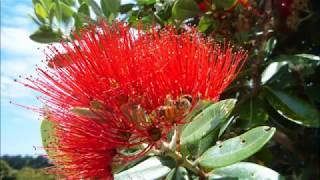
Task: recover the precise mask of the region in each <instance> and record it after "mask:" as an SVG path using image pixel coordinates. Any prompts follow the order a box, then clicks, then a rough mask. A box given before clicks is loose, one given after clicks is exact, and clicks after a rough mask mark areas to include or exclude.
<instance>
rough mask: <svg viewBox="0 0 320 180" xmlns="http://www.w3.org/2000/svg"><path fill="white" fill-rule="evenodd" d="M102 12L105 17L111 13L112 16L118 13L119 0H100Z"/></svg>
mask: <svg viewBox="0 0 320 180" xmlns="http://www.w3.org/2000/svg"><path fill="white" fill-rule="evenodd" d="M100 4H101V8H102V12H103V14H104V15H105V16H106V17H109V16H110V15H111V14H113V16H114V17H116V16H117V14H118V13H119V8H120V0H100Z"/></svg>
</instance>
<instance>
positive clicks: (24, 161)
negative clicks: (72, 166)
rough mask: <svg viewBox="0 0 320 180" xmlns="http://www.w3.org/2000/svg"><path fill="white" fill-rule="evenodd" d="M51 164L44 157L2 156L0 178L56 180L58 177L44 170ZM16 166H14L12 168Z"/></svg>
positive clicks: (4, 179)
mask: <svg viewBox="0 0 320 180" xmlns="http://www.w3.org/2000/svg"><path fill="white" fill-rule="evenodd" d="M48 166H50V164H49V163H48V160H47V159H46V158H44V157H41V156H38V157H30V156H25V157H22V156H2V157H1V160H0V179H3V180H25V179H37V180H54V179H56V177H55V176H54V175H50V174H47V173H45V172H44V170H43V169H40V168H45V167H48ZM12 167H14V168H12Z"/></svg>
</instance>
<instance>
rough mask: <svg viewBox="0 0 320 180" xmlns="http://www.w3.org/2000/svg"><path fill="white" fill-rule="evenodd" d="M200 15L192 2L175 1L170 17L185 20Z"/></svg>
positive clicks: (188, 0) (184, 0) (186, 0)
mask: <svg viewBox="0 0 320 180" xmlns="http://www.w3.org/2000/svg"><path fill="white" fill-rule="evenodd" d="M200 13H201V11H200V9H199V7H198V5H197V3H196V2H195V1H194V0H177V1H176V2H175V3H174V5H173V8H172V15H173V16H174V17H175V18H177V19H179V20H185V19H187V18H191V17H193V16H197V15H199V14H200Z"/></svg>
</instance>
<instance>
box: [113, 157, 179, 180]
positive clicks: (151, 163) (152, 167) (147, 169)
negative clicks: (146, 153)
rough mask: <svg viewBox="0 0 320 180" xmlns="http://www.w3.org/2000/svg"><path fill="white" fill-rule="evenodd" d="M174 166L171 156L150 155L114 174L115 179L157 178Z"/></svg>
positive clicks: (164, 174)
mask: <svg viewBox="0 0 320 180" xmlns="http://www.w3.org/2000/svg"><path fill="white" fill-rule="evenodd" d="M174 166H175V162H174V160H172V159H171V158H168V157H151V158H149V159H147V160H145V161H143V162H141V163H140V164H138V165H136V166H134V167H132V168H131V169H129V170H126V171H123V172H121V173H119V174H116V175H115V179H116V180H130V179H158V178H161V177H164V176H166V174H168V173H169V172H170V169H171V168H172V167H174Z"/></svg>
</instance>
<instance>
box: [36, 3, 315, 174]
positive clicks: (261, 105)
mask: <svg viewBox="0 0 320 180" xmlns="http://www.w3.org/2000/svg"><path fill="white" fill-rule="evenodd" d="M239 2H240V1H239V0H223V1H222V0H212V1H206V0H204V1H202V0H137V1H134V2H132V3H130V4H122V3H121V1H120V0H116V1H111V0H101V1H95V0H79V1H77V2H76V1H74V0H33V5H34V15H30V17H31V19H32V20H33V21H34V22H35V23H36V24H37V25H38V26H39V28H38V30H37V31H36V32H35V33H33V34H32V35H31V36H30V38H31V39H32V40H34V41H36V42H40V43H52V42H57V41H59V40H62V39H63V40H68V39H70V38H72V36H71V35H70V34H69V32H66V31H64V27H66V26H71V27H73V29H75V30H76V31H77V32H79V30H80V29H81V28H83V27H86V26H87V25H88V24H90V23H96V22H98V20H100V19H104V20H107V21H108V22H109V23H110V22H111V21H112V20H114V19H115V18H118V19H123V20H124V21H127V22H128V23H130V24H132V25H133V26H135V25H136V24H137V23H138V22H142V23H143V24H144V25H150V24H151V23H155V24H159V25H160V26H161V27H164V26H165V25H173V26H174V27H176V28H177V29H183V28H184V25H186V24H188V25H193V26H194V27H196V28H197V29H198V30H199V31H200V32H202V33H203V34H204V35H206V36H208V37H209V38H214V39H215V40H216V41H220V42H223V41H225V40H227V41H230V42H231V43H232V44H234V46H235V47H236V48H240V47H243V48H244V49H246V50H247V51H248V54H249V57H248V60H247V63H246V64H245V66H244V67H243V69H242V71H241V72H240V73H239V75H238V77H237V79H236V80H235V81H234V83H233V84H232V85H231V86H230V87H229V88H228V89H227V90H226V91H225V92H224V94H222V96H221V99H230V98H234V99H237V102H238V103H237V104H235V102H232V103H231V104H228V103H229V101H228V100H226V101H222V102H218V103H215V104H213V103H212V102H209V101H200V102H199V103H198V104H197V105H196V107H194V109H193V111H192V112H191V113H190V114H188V115H187V117H186V118H185V120H186V122H191V123H190V124H187V125H185V126H184V127H183V128H182V132H181V133H182V139H181V144H180V145H181V151H180V152H181V155H182V157H183V158H186V159H188V160H191V161H192V160H195V159H197V158H199V157H200V160H201V159H202V164H203V163H204V161H205V160H204V159H207V158H208V159H210V162H209V160H208V161H205V162H206V163H204V164H205V166H210V164H211V163H213V165H212V167H220V166H222V165H223V166H226V165H228V166H226V167H222V168H217V169H214V170H213V172H212V173H213V174H214V175H213V176H211V177H210V178H212V179H215V178H220V179H221V178H225V179H228V178H229V179H230V178H231V179H232V178H233V179H234V177H236V178H239V179H263V178H267V177H268V178H269V179H277V178H279V174H278V173H276V172H274V171H272V170H270V169H267V168H265V167H262V166H260V165H257V164H253V163H236V162H238V161H240V160H243V159H245V158H247V157H248V156H249V155H253V154H254V153H255V152H256V151H258V150H259V149H260V148H261V147H262V145H264V144H265V143H266V142H267V141H268V140H270V138H271V136H272V134H273V133H274V129H271V130H270V131H269V132H265V131H264V130H263V128H261V127H259V126H274V127H276V128H277V132H279V134H280V135H279V134H277V133H276V135H275V136H274V137H273V139H272V140H271V141H272V143H270V144H269V146H267V147H266V149H267V150H268V151H269V152H272V155H273V156H272V157H270V158H269V159H271V160H268V162H272V163H271V164H268V163H267V162H266V161H265V160H264V158H263V157H260V156H259V155H253V157H252V158H250V159H248V160H250V161H253V162H256V163H257V162H259V164H260V163H261V162H263V163H265V165H269V166H270V167H271V168H274V167H275V168H277V169H275V170H277V171H279V172H281V174H284V175H286V176H287V177H288V179H294V178H296V177H318V176H319V175H320V172H318V171H314V169H317V168H318V167H317V166H316V165H314V162H318V161H319V160H320V157H319V154H318V151H319V147H318V145H317V144H313V143H314V142H318V139H319V138H320V134H319V130H318V129H317V128H318V127H319V124H320V117H319V116H320V115H319V114H320V112H319V109H320V93H319V92H320V81H319V73H320V57H319V54H320V51H319V49H320V41H319V39H320V38H319V37H320V31H317V28H315V27H317V24H319V22H320V13H319V12H320V11H319V9H320V5H319V3H318V1H311V0H305V1H301V2H307V4H308V5H306V6H302V5H301V4H300V5H299V4H295V3H293V4H292V5H290V6H288V7H291V9H289V12H290V15H288V17H283V14H282V12H281V9H282V8H283V7H280V5H279V3H278V1H270V2H271V4H269V3H268V2H269V1H267V0H257V1H253V0H249V1H248V5H249V6H250V7H246V6H244V5H241V3H239ZM299 2H300V1H299ZM200 3H205V7H204V8H203V7H202V8H200V6H199V5H200ZM251 9H252V10H251ZM300 15H301V16H302V15H305V17H303V18H301V17H299V16H300ZM144 27H145V28H147V26H144ZM52 63H53V64H55V65H56V67H63V65H62V66H60V65H61V63H60V65H59V62H56V61H55V62H52ZM52 67H53V66H52ZM230 102H231V101H230ZM225 103H226V104H225ZM220 106H221V107H224V106H226V107H227V108H226V109H225V110H223V111H220V110H221V109H220V108H221V107H220ZM222 109H223V108H222ZM71 111H73V112H74V113H75V114H76V115H78V116H85V117H87V116H90V117H94V116H95V115H94V113H93V112H92V111H88V110H86V109H81V108H78V109H73V110H71ZM229 116H230V117H232V118H229ZM231 125H232V126H231ZM255 127H258V128H255ZM227 128H228V129H227ZM252 128H255V129H253V130H251V131H249V132H247V133H249V135H250V134H251V133H252V132H255V133H253V134H252V135H250V136H249V135H248V136H249V137H250V138H249V139H248V140H247V141H246V143H245V144H241V143H239V140H240V137H242V136H243V135H245V134H246V133H244V134H243V135H241V136H237V135H238V134H241V133H243V132H244V131H246V130H248V129H252ZM226 129H227V130H226ZM236 136H237V137H236ZM246 136H247V135H246ZM231 137H234V138H231ZM230 138H231V139H230ZM301 139H304V141H301ZM218 140H220V141H221V140H224V141H223V143H222V144H223V146H224V145H228V144H229V143H230V144H231V145H234V146H232V147H230V148H227V149H226V150H225V149H224V150H225V152H229V151H231V150H232V151H231V153H232V156H230V157H229V155H228V158H227V156H225V157H222V156H216V155H215V156H211V155H206V154H211V153H213V152H216V151H217V150H215V151H214V149H219V142H220V141H218ZM214 144H217V145H216V146H214V147H212V146H213V145H214ZM231 145H230V146H231ZM208 149H209V150H208ZM217 152H218V151H217ZM203 153H204V154H203ZM219 155H221V154H219ZM222 155H223V153H222ZM206 156H208V157H206ZM287 156H288V157H287ZM204 157H206V158H204ZM219 157H221V159H219ZM212 158H213V160H212ZM215 158H216V159H215ZM139 162H140V160H139V161H137V162H134V163H132V164H130V163H129V164H126V165H125V166H123V167H121V168H120V170H119V169H118V170H119V171H120V172H121V171H123V170H126V171H128V170H127V168H129V167H132V166H134V165H136V164H137V163H139ZM199 162H201V161H199ZM215 163H218V165H217V164H215ZM219 163H220V164H219ZM232 163H236V164H233V165H230V164H232ZM200 164H201V163H200ZM221 164H222V165H221ZM158 165H159V163H158ZM179 165H180V164H179ZM138 167H139V166H138ZM166 167H167V166H166ZM166 167H162V166H161V165H159V169H160V171H161V172H163V173H164V172H166V173H169V171H170V173H169V175H168V176H167V179H173V178H175V177H176V175H179V174H180V173H182V174H184V170H183V166H176V167H175V168H174V169H171V168H173V167H170V168H166ZM210 167H211V166H210ZM156 169H158V166H157V168H156ZM186 169H187V171H188V175H187V176H185V175H182V176H183V177H185V179H187V177H189V178H190V179H192V178H193V177H194V176H193V175H194V173H190V169H188V168H186ZM126 171H124V172H126ZM150 172H152V170H151V168H150V169H148V170H146V174H148V175H150V174H152V173H150ZM121 173H123V172H121ZM121 173H120V174H121ZM157 173H158V172H157ZM157 173H155V174H157ZM133 174H134V176H136V175H137V174H136V173H133ZM159 174H161V173H159ZM252 174H254V177H252ZM216 175H217V177H216ZM150 176H151V175H150ZM164 176H165V173H164V174H161V176H159V177H164ZM179 176H180V175H179ZM218 176H219V177H218ZM230 176H231V177H230ZM118 177H119V176H118ZM120 177H122V176H120ZM126 177H127V176H126ZM128 177H130V176H128ZM296 179H298V178H296ZM302 179H303V178H302ZM305 179H306V178H305Z"/></svg>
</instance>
